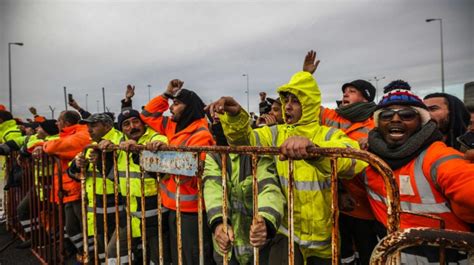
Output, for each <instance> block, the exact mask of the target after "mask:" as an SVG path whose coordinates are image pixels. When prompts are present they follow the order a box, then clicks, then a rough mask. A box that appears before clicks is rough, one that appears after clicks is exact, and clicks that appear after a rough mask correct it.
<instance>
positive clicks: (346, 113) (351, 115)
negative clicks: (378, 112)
mask: <svg viewBox="0 0 474 265" xmlns="http://www.w3.org/2000/svg"><path fill="white" fill-rule="evenodd" d="M376 107H377V105H376V104H375V103H374V102H357V103H352V104H350V105H347V106H343V107H339V108H337V109H336V112H337V114H339V115H341V116H342V117H344V118H345V119H347V120H350V121H351V122H361V121H365V120H367V119H368V118H370V117H371V116H372V114H373V113H374V111H375V108H376Z"/></svg>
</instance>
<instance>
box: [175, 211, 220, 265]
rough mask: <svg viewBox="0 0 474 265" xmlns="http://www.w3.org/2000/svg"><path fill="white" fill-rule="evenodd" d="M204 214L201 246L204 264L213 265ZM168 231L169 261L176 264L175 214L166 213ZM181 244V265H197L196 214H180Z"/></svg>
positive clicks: (210, 243)
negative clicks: (202, 247) (202, 246)
mask: <svg viewBox="0 0 474 265" xmlns="http://www.w3.org/2000/svg"><path fill="white" fill-rule="evenodd" d="M206 220H207V217H206V214H205V213H203V234H204V238H203V245H204V264H206V265H207V264H215V263H214V259H213V257H212V251H213V249H212V238H211V236H212V235H211V231H210V229H209V227H208V226H207V224H206ZM168 231H169V235H170V249H171V259H172V261H173V264H178V247H177V246H178V243H177V227H176V212H175V211H173V210H170V211H169V212H168ZM181 242H182V246H183V248H182V252H181V253H182V257H183V265H198V264H199V233H198V214H197V213H183V212H181Z"/></svg>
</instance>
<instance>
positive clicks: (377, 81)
mask: <svg viewBox="0 0 474 265" xmlns="http://www.w3.org/2000/svg"><path fill="white" fill-rule="evenodd" d="M383 79H385V76H382V77H380V78H378V77H377V76H374V78H372V79H369V82H372V81H375V98H377V94H378V92H379V81H380V80H383Z"/></svg>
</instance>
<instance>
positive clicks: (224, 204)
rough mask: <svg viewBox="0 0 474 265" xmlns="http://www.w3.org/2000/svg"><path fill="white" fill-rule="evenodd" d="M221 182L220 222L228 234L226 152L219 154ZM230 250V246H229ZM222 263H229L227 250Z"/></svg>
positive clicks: (225, 264)
mask: <svg viewBox="0 0 474 265" xmlns="http://www.w3.org/2000/svg"><path fill="white" fill-rule="evenodd" d="M221 165H222V167H221V182H222V197H221V198H222V224H223V228H224V233H225V234H226V235H229V233H228V229H227V228H228V227H227V225H228V222H227V218H228V217H227V154H225V153H223V154H221ZM230 251H231V252H232V247H231V248H230ZM223 264H224V265H227V264H229V254H228V251H224V260H223Z"/></svg>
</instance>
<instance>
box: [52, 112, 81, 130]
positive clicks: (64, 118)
mask: <svg viewBox="0 0 474 265" xmlns="http://www.w3.org/2000/svg"><path fill="white" fill-rule="evenodd" d="M80 120H81V115H80V114H79V112H77V111H75V110H65V111H63V112H61V114H59V117H58V120H57V123H56V124H57V125H58V128H59V131H62V130H63V129H64V128H66V127H69V126H73V125H76V124H78V123H79V121H80Z"/></svg>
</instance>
